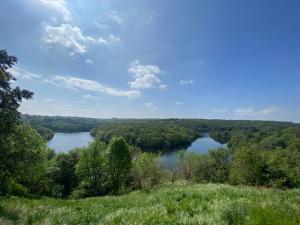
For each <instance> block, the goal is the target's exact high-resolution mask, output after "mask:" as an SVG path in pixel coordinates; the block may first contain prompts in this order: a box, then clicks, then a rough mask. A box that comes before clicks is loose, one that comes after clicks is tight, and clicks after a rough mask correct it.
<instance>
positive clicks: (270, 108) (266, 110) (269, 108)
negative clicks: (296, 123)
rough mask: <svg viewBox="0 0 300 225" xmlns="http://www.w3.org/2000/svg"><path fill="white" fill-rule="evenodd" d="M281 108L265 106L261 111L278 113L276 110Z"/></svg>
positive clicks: (267, 113)
mask: <svg viewBox="0 0 300 225" xmlns="http://www.w3.org/2000/svg"><path fill="white" fill-rule="evenodd" d="M280 111H281V109H280V108H277V107H268V108H265V109H263V110H262V111H261V113H262V114H263V115H269V114H272V113H276V112H280Z"/></svg>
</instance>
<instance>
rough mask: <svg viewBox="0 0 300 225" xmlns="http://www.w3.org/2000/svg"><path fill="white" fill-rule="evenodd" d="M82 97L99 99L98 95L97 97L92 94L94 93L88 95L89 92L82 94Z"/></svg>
mask: <svg viewBox="0 0 300 225" xmlns="http://www.w3.org/2000/svg"><path fill="white" fill-rule="evenodd" d="M82 97H83V98H86V99H92V100H97V99H100V97H97V96H94V95H90V94H87V95H84V96H82Z"/></svg>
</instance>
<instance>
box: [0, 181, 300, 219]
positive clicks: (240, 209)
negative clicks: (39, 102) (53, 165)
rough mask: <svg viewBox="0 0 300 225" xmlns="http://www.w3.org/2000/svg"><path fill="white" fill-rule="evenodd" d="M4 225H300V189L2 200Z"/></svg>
mask: <svg viewBox="0 0 300 225" xmlns="http://www.w3.org/2000/svg"><path fill="white" fill-rule="evenodd" d="M0 224H1V225H2V224H136V225H139V224H155V225H158V224H170V225H171V224H172V225H174V224H175V225H176V224H203V225H204V224H205V225H209V224H216V225H222V224H237V225H243V224H247V225H248V224H249V225H250V224H251V225H269V224H270V225H271V224H278V225H279V224H280V225H294V224H300V190H288V191H280V190H274V189H258V188H253V187H233V186H229V185H217V184H198V185H184V184H175V185H165V186H162V187H157V188H155V189H153V190H151V191H149V192H146V191H136V192H132V193H130V194H127V195H122V196H118V197H113V196H107V197H96V198H88V199H81V200H57V199H40V200H30V199H23V198H0Z"/></svg>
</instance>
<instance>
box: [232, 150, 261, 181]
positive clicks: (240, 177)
mask: <svg viewBox="0 0 300 225" xmlns="http://www.w3.org/2000/svg"><path fill="white" fill-rule="evenodd" d="M264 169H265V162H264V160H263V157H262V156H261V154H260V153H259V152H257V151H256V150H254V149H251V148H249V147H246V146H245V147H241V148H239V149H237V150H236V151H235V153H234V155H233V162H232V167H231V170H230V177H229V179H230V182H231V183H232V184H243V185H259V184H261V183H262V181H263V175H264Z"/></svg>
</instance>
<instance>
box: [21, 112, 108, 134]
mask: <svg viewBox="0 0 300 225" xmlns="http://www.w3.org/2000/svg"><path fill="white" fill-rule="evenodd" d="M22 120H23V121H25V122H27V123H29V124H30V125H32V126H33V127H45V128H48V129H50V130H52V131H53V132H65V133H74V132H89V131H90V130H91V129H92V128H94V127H95V126H96V125H97V123H99V122H101V121H102V120H101V119H93V118H84V117H65V116H33V115H26V114H25V115H22Z"/></svg>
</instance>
